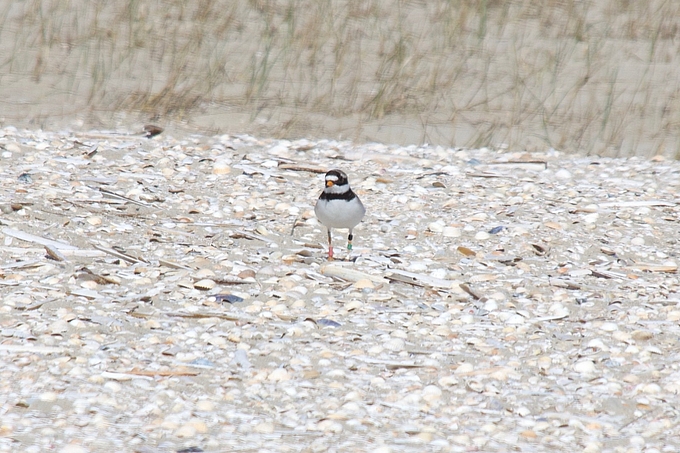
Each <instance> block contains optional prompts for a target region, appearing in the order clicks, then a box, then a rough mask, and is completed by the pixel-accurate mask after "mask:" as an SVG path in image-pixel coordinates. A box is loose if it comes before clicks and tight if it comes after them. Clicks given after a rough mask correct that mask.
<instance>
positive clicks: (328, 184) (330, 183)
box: [326, 181, 334, 187]
mask: <svg viewBox="0 0 680 453" xmlns="http://www.w3.org/2000/svg"><path fill="white" fill-rule="evenodd" d="M333 184H334V183H333V181H326V187H331V186H332V185H333Z"/></svg>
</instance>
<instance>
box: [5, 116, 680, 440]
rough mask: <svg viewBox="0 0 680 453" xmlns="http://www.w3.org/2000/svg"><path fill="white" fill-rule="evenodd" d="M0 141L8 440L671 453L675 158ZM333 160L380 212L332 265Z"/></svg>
mask: <svg viewBox="0 0 680 453" xmlns="http://www.w3.org/2000/svg"><path fill="white" fill-rule="evenodd" d="M0 148H2V153H1V154H0V163H1V165H0V190H1V191H2V196H1V197H0V208H2V209H0V220H1V221H2V228H1V229H0V259H1V261H0V294H1V295H2V297H1V298H0V300H1V301H2V302H1V303H0V312H1V314H2V316H0V370H2V371H1V372H2V373H4V375H3V377H4V378H3V379H2V380H1V382H2V383H1V384H0V385H2V392H0V419H1V420H2V422H1V423H0V450H2V451H28V452H32V451H35V452H38V451H46V450H54V451H93V452H94V451H182V450H185V451H189V449H194V451H198V449H201V450H203V451H281V452H284V451H291V450H292V449H295V450H300V451H332V450H336V451H367V450H369V451H393V452H397V451H407V452H410V451H414V452H415V451H418V452H420V451H489V452H504V451H508V450H509V449H514V450H522V451H564V452H572V451H574V450H579V451H603V452H604V451H627V450H626V449H630V451H633V450H634V451H674V450H678V449H680V445H679V444H678V440H677V439H680V428H678V423H677V418H678V416H679V415H680V414H679V413H678V408H677V406H678V405H677V404H676V402H677V395H678V393H679V392H680V384H678V382H680V370H679V369H678V365H677V364H678V362H679V360H678V359H679V357H678V348H677V338H680V324H679V322H680V308H679V304H680V297H678V292H679V289H680V288H679V286H680V285H679V283H678V282H679V280H678V274H677V262H678V238H677V225H678V219H679V214H680V209H679V207H678V201H677V200H678V199H679V197H678V191H679V190H680V180H679V179H678V175H679V174H680V164H679V163H678V162H675V161H670V160H664V159H655V160H649V159H644V158H630V159H608V158H599V157H583V156H575V157H568V156H562V155H560V154H559V153H557V152H555V151H550V152H546V153H543V154H541V153H534V154H530V153H524V152H517V153H513V152H508V151H505V152H496V151H492V150H489V149H480V150H472V149H470V150H467V149H466V150H464V149H450V148H444V147H431V146H410V147H396V146H388V145H383V144H367V145H354V144H352V143H350V142H342V141H334V140H319V141H311V140H299V141H285V140H280V141H277V140H261V139H257V138H253V137H249V136H245V135H243V136H227V135H223V136H218V137H205V136H200V135H193V136H187V137H182V138H173V137H172V136H171V134H170V132H167V131H166V132H164V133H163V134H161V135H158V136H156V137H154V138H153V139H150V140H149V139H145V138H142V137H133V136H128V135H119V134H116V133H109V132H102V133H93V134H78V133H73V132H68V131H67V132H48V131H26V130H17V129H15V128H11V127H6V128H3V129H0ZM95 151H96V152H95ZM334 167H340V168H342V169H343V170H345V171H346V172H347V173H348V174H349V176H350V181H351V183H352V186H353V188H354V189H355V190H356V191H357V193H358V194H359V195H360V196H361V198H362V200H363V201H364V203H365V205H366V207H367V213H368V214H367V217H366V219H365V220H364V222H362V224H360V225H359V226H358V227H357V228H356V230H355V238H354V247H355V248H354V250H353V251H352V252H351V253H348V252H347V251H346V249H344V246H345V241H346V237H344V236H343V233H340V232H338V233H337V234H335V235H334V240H335V241H336V242H335V246H336V249H337V253H336V254H337V255H338V256H337V257H338V258H339V259H338V260H337V261H336V262H332V263H329V262H327V261H326V260H325V256H326V254H325V250H324V247H325V240H326V238H325V231H324V229H323V228H322V226H321V225H320V224H319V223H318V222H317V221H316V220H315V219H314V216H313V205H314V202H315V199H316V196H317V195H318V193H319V192H320V191H321V184H322V181H323V173H324V172H325V170H327V169H329V168H334ZM26 175H28V176H26ZM29 176H30V177H29ZM345 258H349V259H345Z"/></svg>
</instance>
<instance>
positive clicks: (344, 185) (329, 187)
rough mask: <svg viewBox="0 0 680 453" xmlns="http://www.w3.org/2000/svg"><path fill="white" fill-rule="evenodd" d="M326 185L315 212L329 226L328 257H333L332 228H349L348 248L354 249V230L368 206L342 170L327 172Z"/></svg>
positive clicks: (330, 258)
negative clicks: (363, 202)
mask: <svg viewBox="0 0 680 453" xmlns="http://www.w3.org/2000/svg"><path fill="white" fill-rule="evenodd" d="M325 180H326V186H325V187H324V189H323V192H321V196H320V197H319V199H318V200H317V202H316V206H315V207H314V214H316V218H317V219H319V221H320V222H321V223H323V224H324V225H326V228H328V259H329V260H332V259H333V243H332V240H331V229H332V228H347V229H348V230H349V235H348V236H347V250H352V239H353V236H352V230H353V229H354V227H355V226H357V225H358V224H359V222H361V219H363V218H364V214H366V208H364V205H363V204H362V203H361V200H360V199H359V197H358V196H357V194H355V193H354V192H353V191H352V188H351V187H350V186H349V182H348V181H347V175H346V174H345V172H344V171H342V170H330V171H329V172H328V173H326V177H325Z"/></svg>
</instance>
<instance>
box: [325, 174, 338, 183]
mask: <svg viewBox="0 0 680 453" xmlns="http://www.w3.org/2000/svg"><path fill="white" fill-rule="evenodd" d="M337 180H338V175H326V181H333V182H335V181H337Z"/></svg>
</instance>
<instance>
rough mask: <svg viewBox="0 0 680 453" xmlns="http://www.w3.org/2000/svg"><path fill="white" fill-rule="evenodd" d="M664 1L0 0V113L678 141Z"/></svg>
mask: <svg viewBox="0 0 680 453" xmlns="http://www.w3.org/2000/svg"><path fill="white" fill-rule="evenodd" d="M679 47H680V1H677V0H649V1H646V2H642V1H635V0H592V1H589V0H422V1H416V0H412V1H406V0H403V1H400V0H194V1H180V0H166V1H160V0H156V1H153V0H150V1H135V0H128V1H117V2H107V1H92V0H19V1H17V0H14V1H10V0H0V125H15V126H18V127H31V128H50V129H54V128H62V127H64V128H68V129H78V128H100V129H128V130H130V129H135V128H137V129H139V127H140V126H141V125H142V124H144V123H148V122H152V123H155V124H158V125H159V126H163V127H167V128H170V127H175V128H180V129H183V130H186V131H193V132H199V133H207V134H212V133H231V134H234V133H251V134H254V135H257V136H271V137H283V138H300V137H307V138H331V139H337V138H341V139H351V140H354V141H359V142H364V141H380V142H384V143H395V144H414V143H415V144H421V143H430V144H438V145H443V146H462V147H481V146H488V147H493V148H507V149H509V150H512V151H521V150H530V151H534V150H547V149H549V148H556V149H559V150H563V151H567V152H578V153H582V154H600V155H618V156H628V155H639V156H652V155H656V154H662V155H666V156H669V157H673V158H677V157H679V156H680V127H679V126H680V100H679V95H680V48H679Z"/></svg>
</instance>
